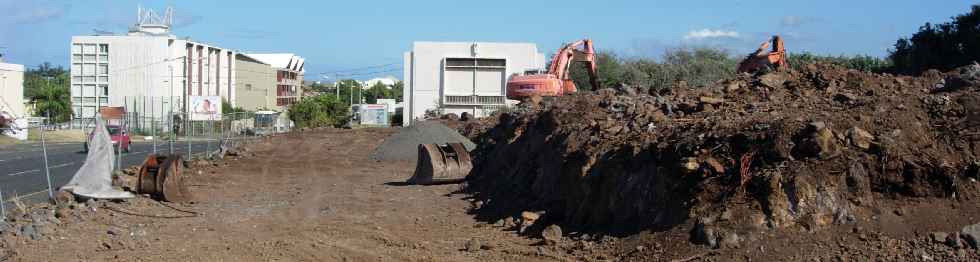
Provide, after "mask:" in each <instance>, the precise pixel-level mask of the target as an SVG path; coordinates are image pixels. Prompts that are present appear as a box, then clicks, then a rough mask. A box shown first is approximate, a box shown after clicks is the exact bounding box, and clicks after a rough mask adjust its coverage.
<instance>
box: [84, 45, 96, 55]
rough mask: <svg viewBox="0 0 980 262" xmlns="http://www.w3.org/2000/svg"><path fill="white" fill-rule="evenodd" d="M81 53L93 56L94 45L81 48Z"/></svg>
mask: <svg viewBox="0 0 980 262" xmlns="http://www.w3.org/2000/svg"><path fill="white" fill-rule="evenodd" d="M82 53H85V54H93V55H94V54H95V45H92V44H88V45H84V46H82Z"/></svg>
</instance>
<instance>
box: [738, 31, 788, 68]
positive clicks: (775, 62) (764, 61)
mask: <svg viewBox="0 0 980 262" xmlns="http://www.w3.org/2000/svg"><path fill="white" fill-rule="evenodd" d="M771 41H772V51H769V52H768V53H766V49H767V48H769V41H766V42H762V44H761V45H759V49H756V50H755V52H753V53H752V54H749V56H748V57H746V58H745V59H744V60H742V62H739V63H738V72H739V73H754V72H756V71H759V70H760V69H763V68H770V69H774V70H783V69H786V68H789V64H787V63H786V49H785V48H784V47H783V38H781V37H779V36H778V35H777V36H773V37H772V40H771Z"/></svg>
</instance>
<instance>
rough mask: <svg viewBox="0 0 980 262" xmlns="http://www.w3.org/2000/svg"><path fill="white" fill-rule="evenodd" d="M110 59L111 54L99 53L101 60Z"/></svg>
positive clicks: (106, 60)
mask: <svg viewBox="0 0 980 262" xmlns="http://www.w3.org/2000/svg"><path fill="white" fill-rule="evenodd" d="M108 61H109V55H107V54H99V62H108Z"/></svg>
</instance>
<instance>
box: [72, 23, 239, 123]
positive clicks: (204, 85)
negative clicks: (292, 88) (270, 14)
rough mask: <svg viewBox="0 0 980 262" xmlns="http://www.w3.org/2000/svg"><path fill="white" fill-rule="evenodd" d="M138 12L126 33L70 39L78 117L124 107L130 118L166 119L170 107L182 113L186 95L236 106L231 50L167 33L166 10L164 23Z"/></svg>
mask: <svg viewBox="0 0 980 262" xmlns="http://www.w3.org/2000/svg"><path fill="white" fill-rule="evenodd" d="M140 11H141V12H140V17H139V21H138V22H137V24H136V25H134V26H133V27H132V28H131V29H130V31H129V33H128V34H126V35H92V36H74V37H72V39H71V48H70V57H71V102H72V107H73V108H72V110H73V111H74V114H75V115H74V117H75V118H76V119H89V118H92V117H94V116H95V113H96V112H97V111H98V108H99V107H102V106H127V109H128V110H129V111H128V112H129V113H130V114H131V115H138V116H140V117H143V118H147V117H153V118H154V119H157V120H159V119H165V117H166V114H167V113H168V111H169V110H171V109H172V110H173V111H174V112H182V111H184V107H185V105H184V103H185V102H186V101H188V100H187V99H186V97H187V96H221V97H222V98H223V99H224V100H225V101H227V102H229V103H231V104H232V105H235V95H234V92H235V57H236V52H235V51H233V50H230V49H226V48H221V47H218V46H215V45H210V44H206V43H200V42H194V41H191V40H189V39H179V38H177V37H176V36H174V35H172V34H170V22H171V20H172V18H171V17H172V13H171V12H170V11H169V10H168V13H167V15H166V16H165V17H164V18H162V19H161V18H159V17H157V16H156V15H155V14H153V13H152V11H144V10H142V9H141V10H140ZM168 97H172V99H167V98H168Z"/></svg>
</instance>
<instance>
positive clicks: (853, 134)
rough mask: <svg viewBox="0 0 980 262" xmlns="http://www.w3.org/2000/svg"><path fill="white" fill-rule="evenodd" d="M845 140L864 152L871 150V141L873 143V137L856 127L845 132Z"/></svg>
mask: <svg viewBox="0 0 980 262" xmlns="http://www.w3.org/2000/svg"><path fill="white" fill-rule="evenodd" d="M847 138H848V139H850V140H851V144H852V145H854V146H856V147H858V148H860V149H864V150H868V149H869V148H871V141H874V139H875V137H874V136H873V135H871V133H868V131H864V129H861V128H858V127H852V128H851V129H848V130H847Z"/></svg>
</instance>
